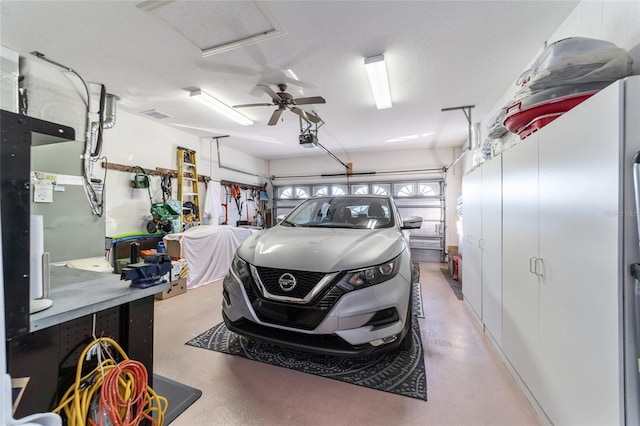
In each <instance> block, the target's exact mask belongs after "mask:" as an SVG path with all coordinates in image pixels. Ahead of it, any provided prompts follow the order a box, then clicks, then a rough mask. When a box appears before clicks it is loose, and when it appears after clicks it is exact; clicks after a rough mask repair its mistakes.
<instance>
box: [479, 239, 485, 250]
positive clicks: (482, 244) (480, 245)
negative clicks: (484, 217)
mask: <svg viewBox="0 0 640 426" xmlns="http://www.w3.org/2000/svg"><path fill="white" fill-rule="evenodd" d="M478 247H480V248H481V249H484V238H480V239H479V240H478Z"/></svg>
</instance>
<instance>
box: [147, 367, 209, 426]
mask: <svg viewBox="0 0 640 426" xmlns="http://www.w3.org/2000/svg"><path fill="white" fill-rule="evenodd" d="M152 388H153V391H154V392H155V393H157V394H158V395H160V396H163V397H165V398H167V401H168V402H169V405H168V407H167V412H166V413H165V415H164V424H167V425H168V424H170V423H171V422H172V421H174V420H175V419H176V417H178V416H179V415H180V414H182V412H183V411H184V410H186V409H187V408H189V406H190V405H191V404H193V403H194V402H195V401H196V400H197V399H198V398H200V396H202V392H201V391H200V390H198V389H196V388H192V387H191V386H187V385H183V384H182V383H178V382H174V381H173V380H171V379H167V378H166V377H162V376H160V375H158V374H154V375H153V386H152Z"/></svg>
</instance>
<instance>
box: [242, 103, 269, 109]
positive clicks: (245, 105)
mask: <svg viewBox="0 0 640 426" xmlns="http://www.w3.org/2000/svg"><path fill="white" fill-rule="evenodd" d="M254 106H273V104H265V103H262V104H242V105H234V106H233V108H245V107H254Z"/></svg>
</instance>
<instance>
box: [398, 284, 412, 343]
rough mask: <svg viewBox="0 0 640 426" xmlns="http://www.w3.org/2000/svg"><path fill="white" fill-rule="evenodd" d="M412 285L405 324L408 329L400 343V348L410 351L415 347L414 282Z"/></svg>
mask: <svg viewBox="0 0 640 426" xmlns="http://www.w3.org/2000/svg"><path fill="white" fill-rule="evenodd" d="M411 286H412V287H411V292H410V293H409V311H408V312H407V322H406V324H405V328H406V329H407V331H406V333H405V335H404V338H403V339H402V342H401V343H400V349H401V350H403V351H409V350H411V348H412V347H413V284H412V285H411Z"/></svg>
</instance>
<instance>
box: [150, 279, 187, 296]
mask: <svg viewBox="0 0 640 426" xmlns="http://www.w3.org/2000/svg"><path fill="white" fill-rule="evenodd" d="M186 292H187V279H186V278H180V279H179V280H175V281H171V288H170V289H169V290H165V291H163V292H161V293H156V294H155V298H156V299H157V300H164V299H169V298H170V297H173V296H177V295H179V294H182V293H186Z"/></svg>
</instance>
